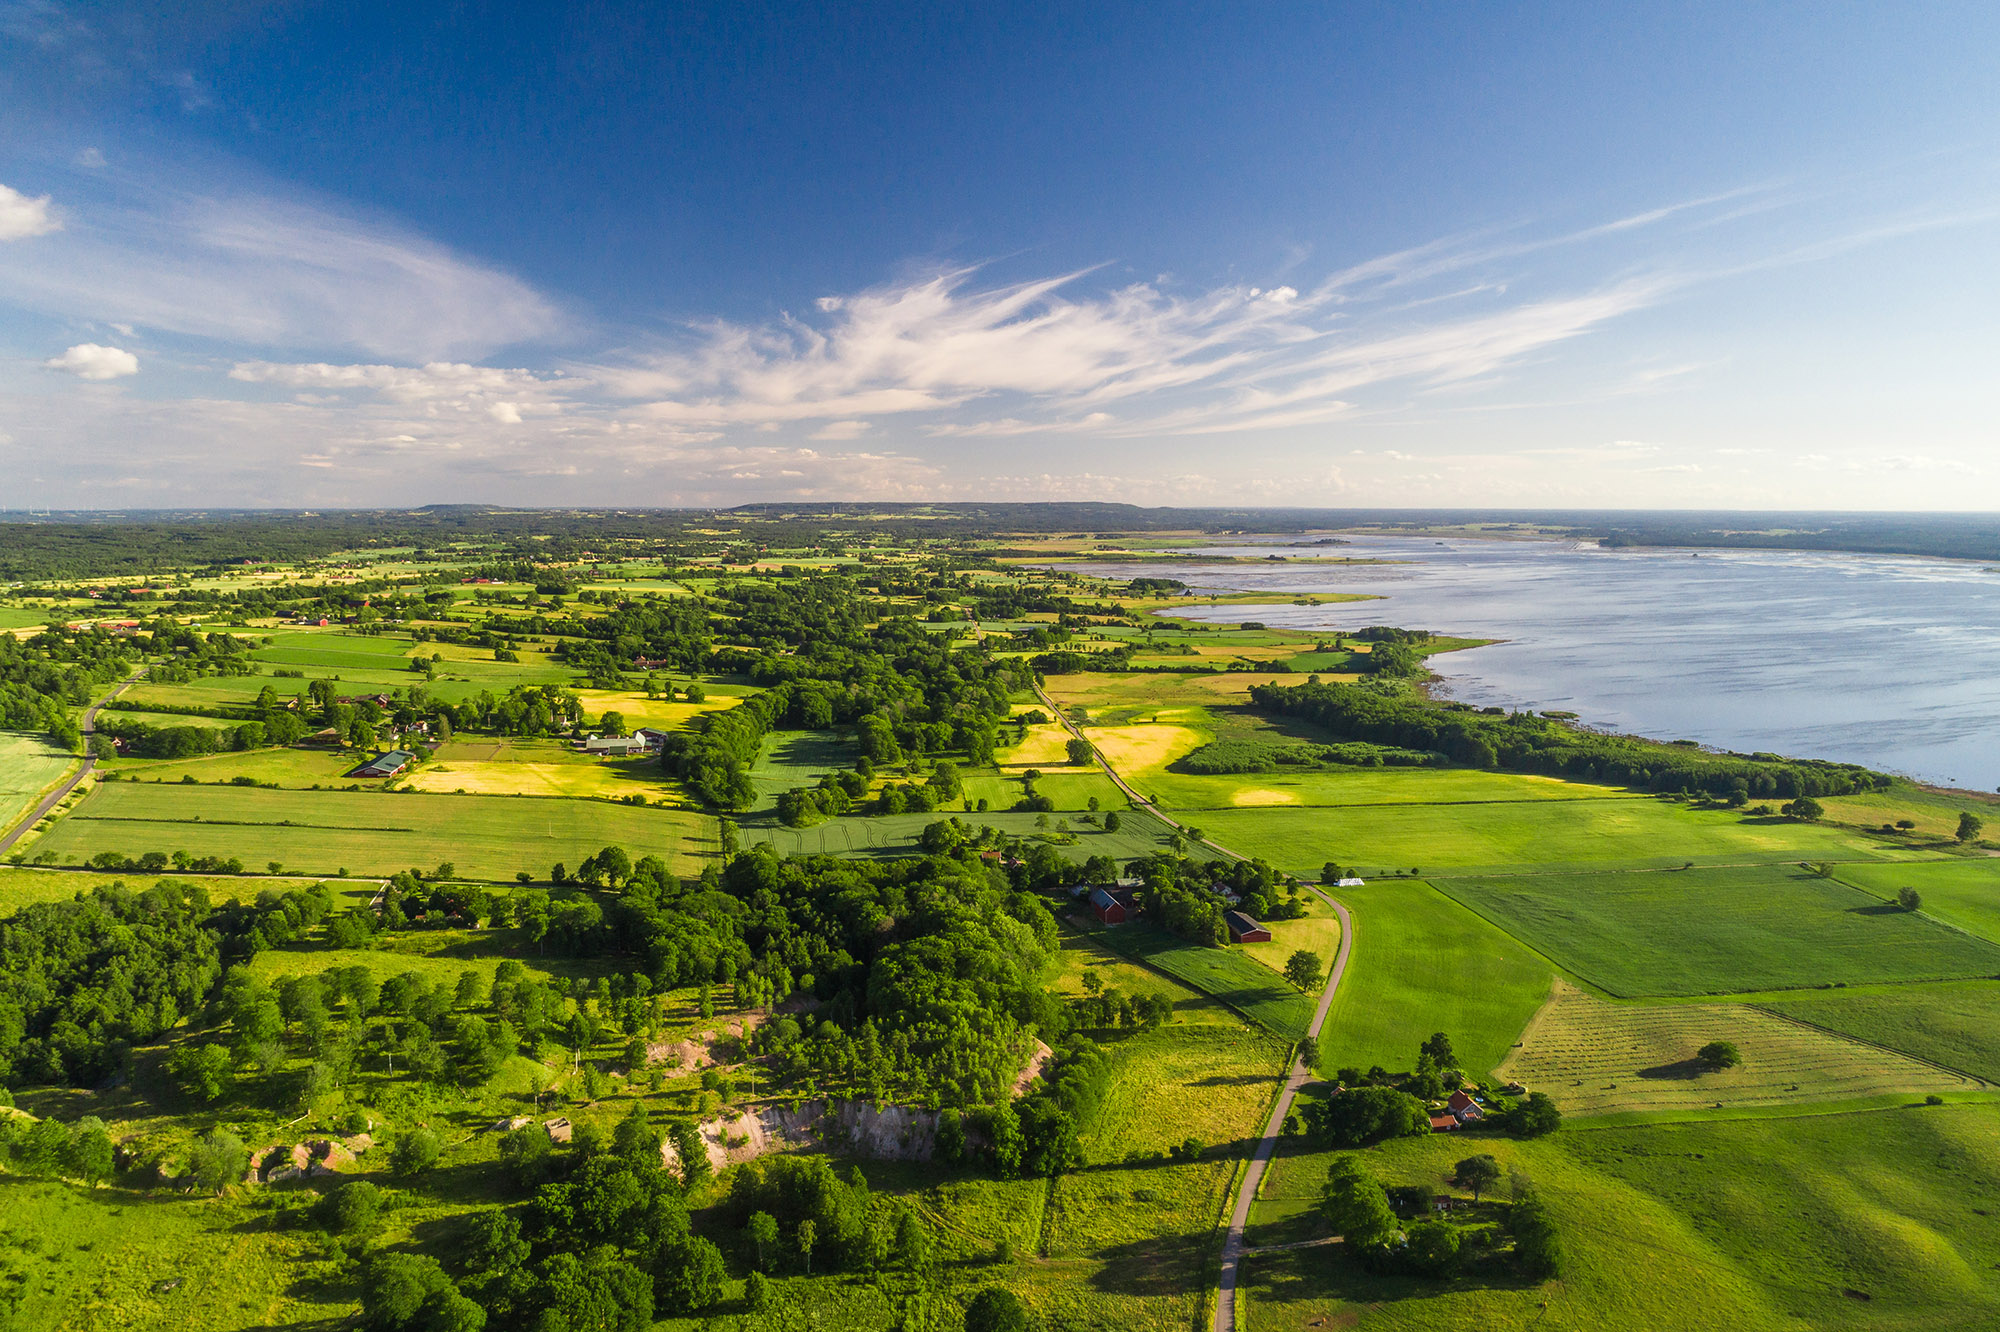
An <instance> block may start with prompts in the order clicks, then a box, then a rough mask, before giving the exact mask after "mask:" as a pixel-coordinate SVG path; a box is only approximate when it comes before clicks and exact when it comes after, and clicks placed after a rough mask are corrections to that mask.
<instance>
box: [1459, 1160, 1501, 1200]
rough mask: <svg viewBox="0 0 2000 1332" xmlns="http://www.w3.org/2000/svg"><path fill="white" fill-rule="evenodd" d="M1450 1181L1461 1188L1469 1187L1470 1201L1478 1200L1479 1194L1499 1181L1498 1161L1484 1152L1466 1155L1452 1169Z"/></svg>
mask: <svg viewBox="0 0 2000 1332" xmlns="http://www.w3.org/2000/svg"><path fill="white" fill-rule="evenodd" d="M1451 1182H1452V1183H1454V1184H1456V1185H1458V1187H1460V1188H1461V1189H1471V1190H1472V1201H1474V1202H1478V1201H1479V1195H1480V1194H1482V1193H1484V1192H1486V1190H1488V1189H1490V1188H1492V1187H1493V1186H1494V1185H1495V1184H1498V1183H1499V1182H1500V1163H1499V1162H1498V1161H1496V1160H1494V1159H1493V1157H1492V1156H1491V1155H1490V1154H1487V1153H1484V1152H1482V1153H1480V1154H1479V1155H1478V1156H1468V1157H1466V1158H1465V1159H1464V1160H1463V1161H1460V1162H1459V1163H1458V1165H1457V1167H1456V1168H1455V1169H1454V1170H1453V1172H1452V1177H1451Z"/></svg>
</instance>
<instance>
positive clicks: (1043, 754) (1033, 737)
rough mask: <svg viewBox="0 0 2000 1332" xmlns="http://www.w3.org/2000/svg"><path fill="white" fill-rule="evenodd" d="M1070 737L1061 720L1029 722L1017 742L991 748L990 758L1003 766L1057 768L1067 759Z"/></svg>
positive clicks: (1066, 761)
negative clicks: (1024, 734)
mask: <svg viewBox="0 0 2000 1332" xmlns="http://www.w3.org/2000/svg"><path fill="white" fill-rule="evenodd" d="M1044 711H1046V709H1044ZM1073 738H1074V737H1072V736H1071V735H1070V733H1069V731H1068V730H1067V729H1065V728H1064V727H1063V725H1062V723H1061V722H1047V723H1045V724H1043V725H1041V726H1030V727H1029V728H1028V736H1027V738H1026V739H1025V740H1023V741H1022V742H1021V743H1020V744H1018V745H1009V746H1007V747H1006V748H1004V749H999V750H995V751H994V756H993V757H994V761H995V762H997V763H998V764H999V765H1000V766H1001V767H1003V768H1060V767H1062V766H1063V765H1064V764H1066V763H1068V762H1069V742H1070V740H1071V739H1073Z"/></svg>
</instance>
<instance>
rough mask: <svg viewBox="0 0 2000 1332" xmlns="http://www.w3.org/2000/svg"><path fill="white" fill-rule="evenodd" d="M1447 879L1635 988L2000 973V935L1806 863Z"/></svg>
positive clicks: (1586, 972) (1458, 892)
mask: <svg viewBox="0 0 2000 1332" xmlns="http://www.w3.org/2000/svg"><path fill="white" fill-rule="evenodd" d="M1436 882H1437V886H1438V887H1439V888H1441V889H1442V890H1443V891H1444V892H1447V893H1449V894H1451V895H1452V896H1453V897H1455V898H1456V899H1458V900H1459V901H1460V902H1463V903H1464V904H1465V905H1467V906H1469V907H1471V908H1472V909H1473V910H1475V911H1477V912H1478V913H1479V914H1480V915H1482V916H1484V917H1486V918H1487V919H1488V920H1490V921H1493V922H1494V923H1495V924H1497V925H1499V926H1500V927H1501V928H1503V929H1505V930H1507V931H1508V932H1509V933H1511V934H1513V935H1515V936H1516V937H1518V938H1520V939H1522V940H1523V941H1525V942H1526V943H1527V944H1528V945H1529V946H1531V947H1533V948H1536V949H1539V950H1540V951H1541V952H1542V953H1544V954H1545V955H1547V956H1548V957H1550V958H1552V959H1553V960H1555V961H1556V962H1557V963H1558V964H1559V965H1561V966H1563V967H1564V968H1565V969H1567V970H1569V971H1571V972H1573V973H1575V974H1576V975H1577V976H1579V977H1581V978H1583V979H1584V980H1586V981H1588V982H1589V983H1591V984H1592V985H1595V986H1598V987H1599V988H1601V989H1603V990H1605V991H1607V992H1609V993H1611V994H1615V995H1622V996H1626V997H1632V996H1637V995H1698V994H1730V993H1737V992H1741V991H1746V990H1779V989H1790V988H1805V987H1810V986H1815V985H1831V984H1849V985H1856V984H1866V983H1869V982H1883V981H1912V980H1940V979H1952V978H1958V977H1966V976H1990V975H1993V974H1995V973H2000V947H1996V946H1995V945H1993V944H1990V943H1987V942H1986V941H1985V940H1983V939H1976V938H1973V937H1972V936H1970V935H1966V934H1962V933H1960V932H1959V931H1957V930H1952V929H1947V928H1945V927H1944V926H1941V925H1939V924H1937V923H1936V922H1935V921H1932V920H1929V919H1927V918H1925V917H1924V916H1922V915H1920V914H1916V913H1912V912H1907V911H1903V910H1901V909H1899V908H1897V907H1895V906H1892V905H1889V904H1885V903H1883V902H1882V901H1880V900H1879V899H1877V898H1875V897H1873V896H1872V895H1870V894H1867V893H1864V892H1862V891H1861V890H1859V889H1856V888H1850V887H1848V886H1847V885H1846V884H1844V883H1841V882H1839V881H1838V880H1837V879H1833V878H1823V877H1820V876H1818V875H1816V874H1813V873H1811V872H1809V871H1806V870H1801V869H1796V868H1784V867H1778V866H1743V867H1738V868H1731V869H1694V870H1679V871H1674V870H1669V871H1647V872H1608V873H1596V874H1543V875H1532V876H1528V875H1521V876H1508V877H1488V878H1452V879H1440V880H1437V881H1436Z"/></svg>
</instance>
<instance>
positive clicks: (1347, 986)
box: [1319, 879, 1554, 1074]
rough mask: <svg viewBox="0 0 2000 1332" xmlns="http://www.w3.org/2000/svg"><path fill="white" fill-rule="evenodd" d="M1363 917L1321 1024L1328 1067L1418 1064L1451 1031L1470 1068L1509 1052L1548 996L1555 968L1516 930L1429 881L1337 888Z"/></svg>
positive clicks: (1478, 1070)
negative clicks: (1428, 1045) (1430, 1041)
mask: <svg viewBox="0 0 2000 1332" xmlns="http://www.w3.org/2000/svg"><path fill="white" fill-rule="evenodd" d="M1328 891H1330V892H1332V893H1333V894H1334V895H1335V896H1336V897H1338V898H1339V899H1340V900H1341V902H1342V903H1343V904H1345V905H1346V906H1347V908H1348V909H1349V910H1350V911H1351V912H1352V913H1353V915H1354V941H1353V946H1352V952H1351V953H1350V954H1349V956H1348V960H1347V974H1346V976H1345V977H1344V978H1343V979H1342V980H1341V982H1340V988H1339V989H1338V990H1335V991H1334V995H1333V1005H1332V1007H1330V1008H1329V1009H1328V1010H1327V1017H1326V1025H1325V1027H1324V1028H1322V1029H1321V1031H1320V1036H1319V1048H1320V1067H1321V1069H1322V1070H1325V1071H1331V1070H1334V1069H1338V1068H1344V1067H1349V1066H1352V1067H1355V1068H1361V1069H1367V1068H1370V1067H1372V1066H1373V1065H1376V1064H1380V1065H1381V1066H1382V1067H1384V1068H1387V1069H1407V1068H1411V1067H1414V1066H1415V1064H1416V1059H1417V1046H1418V1045H1420V1044H1421V1043H1422V1042H1423V1041H1424V1040H1425V1039H1426V1038H1428V1037H1429V1036H1430V1035H1431V1034H1432V1033H1434V1032H1440V1031H1441V1032H1444V1033H1445V1034H1446V1035H1448V1036H1450V1037H1451V1039H1452V1044H1453V1048H1454V1049H1455V1050H1456V1051H1457V1053H1458V1057H1459V1059H1460V1060H1461V1061H1462V1062H1463V1064H1464V1066H1465V1067H1466V1069H1467V1070H1468V1071H1470V1072H1472V1073H1474V1074H1483V1073H1485V1072H1486V1071H1487V1070H1489V1069H1491V1068H1493V1066H1494V1065H1496V1064H1498V1063H1499V1062H1500V1060H1501V1059H1502V1058H1503V1057H1505V1055H1506V1053H1507V1051H1508V1048H1509V1047H1510V1046H1512V1045H1513V1043H1514V1041H1515V1040H1516V1039H1518V1038H1519V1036H1520V1034H1521V1029H1522V1027H1524V1026H1526V1025H1527V1022H1528V1019H1529V1018H1531V1017H1533V1016H1534V1014H1535V1010H1536V1009H1538V1008H1539V1007H1541V1005H1542V1003H1543V1001H1544V1000H1546V999H1547V998H1548V994H1549V982H1550V980H1551V979H1552V978H1553V976H1554V970H1553V968H1551V967H1550V966H1549V964H1548V963H1547V962H1546V961H1545V960H1543V959H1542V958H1540V957H1538V956H1536V955H1535V954H1534V953H1533V952H1531V951H1530V950H1529V949H1527V948H1526V947H1524V946H1523V945H1522V944H1521V943H1520V942H1519V941H1517V940H1516V939H1514V938H1513V937H1512V936H1511V935H1508V934H1506V933H1505V932H1503V931H1501V930H1499V929H1497V928H1496V927H1494V926H1493V925H1492V924H1490V923H1488V922H1487V921H1485V920H1483V919H1481V918H1480V917H1479V916H1478V915H1476V914H1474V913H1473V912H1471V911H1468V910H1466V909H1465V908H1464V907H1462V906H1460V905H1459V904H1458V903H1457V902H1454V901H1452V900H1451V899H1450V898H1449V897H1446V896H1444V895H1443V894H1442V893H1439V892H1437V891H1435V890H1434V889H1432V888H1431V887H1430V886H1429V885H1428V884H1424V883H1416V882H1411V881H1408V880H1396V879H1390V880H1383V881H1380V882H1376V883H1369V884H1364V885H1362V886H1360V887H1357V888H1334V889H1329V890H1328Z"/></svg>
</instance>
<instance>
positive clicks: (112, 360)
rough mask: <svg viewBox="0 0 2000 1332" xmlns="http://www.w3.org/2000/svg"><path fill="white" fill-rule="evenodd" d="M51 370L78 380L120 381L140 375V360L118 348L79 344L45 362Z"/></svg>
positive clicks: (86, 343) (87, 343)
mask: <svg viewBox="0 0 2000 1332" xmlns="http://www.w3.org/2000/svg"><path fill="white" fill-rule="evenodd" d="M42 364H43V365H45V366H47V367H48V368H49V369H51V370H62V371H65V372H67V373H69V374H72V375H75V376H76V377H77V378H78V379H120V378H123V377H124V376H126V375H136V374H138V373H139V358H138V357H136V356H134V355H133V354H132V353H131V352H128V351H124V350H122V349H120V348H117V347H100V346H98V345H97V344H96V343H94V342H79V343H78V344H77V345H76V346H74V347H71V348H70V349H69V350H68V351H66V352H64V353H63V354H62V355H61V356H56V357H52V358H51V359H49V360H46V361H43V362H42Z"/></svg>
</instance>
